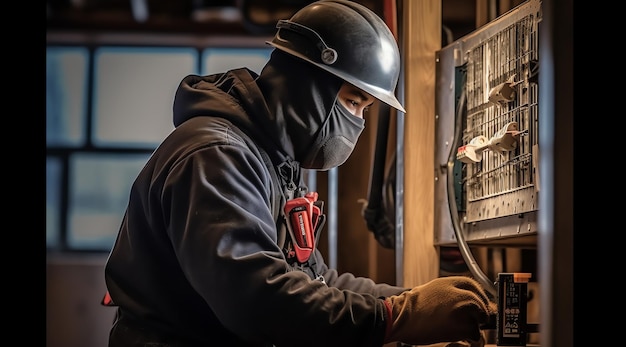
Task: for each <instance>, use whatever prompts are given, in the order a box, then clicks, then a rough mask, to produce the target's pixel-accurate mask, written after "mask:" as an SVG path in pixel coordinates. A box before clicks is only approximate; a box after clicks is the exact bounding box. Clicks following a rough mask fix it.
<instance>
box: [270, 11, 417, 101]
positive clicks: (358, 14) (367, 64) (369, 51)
mask: <svg viewBox="0 0 626 347" xmlns="http://www.w3.org/2000/svg"><path fill="white" fill-rule="evenodd" d="M276 27H277V28H278V31H277V32H276V35H275V36H274V38H273V39H272V41H268V42H267V43H268V44H270V45H272V46H273V47H275V48H277V49H280V50H281V51H284V52H286V53H288V54H291V55H294V56H296V57H299V58H302V59H304V60H306V61H308V62H310V63H312V64H314V65H316V66H318V67H320V68H322V69H324V70H326V71H328V72H330V73H332V74H334V75H335V76H337V77H339V78H341V79H343V80H344V81H346V82H349V83H351V84H353V85H354V86H356V87H358V88H360V89H362V90H364V91H366V92H368V93H369V94H371V95H372V96H373V97H375V98H377V99H378V100H380V101H382V102H384V103H386V104H388V105H389V106H392V107H394V108H396V109H398V110H400V111H402V112H405V110H404V107H402V104H400V102H399V101H398V99H397V98H396V97H395V94H394V91H395V88H396V85H397V83H398V76H399V75H400V52H399V50H398V45H397V43H396V39H395V38H394V36H393V34H392V33H391V30H389V27H387V24H385V22H384V21H383V20H382V19H381V18H380V17H379V16H378V15H377V14H376V13H374V12H373V11H371V10H370V9H368V8H367V7H365V6H363V5H361V4H358V3H356V2H353V1H344V0H321V1H316V2H314V3H311V4H309V5H307V6H305V7H303V8H302V9H301V10H299V11H298V12H296V13H295V14H294V15H293V16H292V17H291V19H289V20H280V21H278V24H276Z"/></svg>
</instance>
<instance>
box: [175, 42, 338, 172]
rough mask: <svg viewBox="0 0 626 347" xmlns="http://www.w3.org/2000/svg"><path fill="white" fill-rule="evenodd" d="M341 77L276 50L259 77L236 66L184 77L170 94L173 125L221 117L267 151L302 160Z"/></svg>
mask: <svg viewBox="0 0 626 347" xmlns="http://www.w3.org/2000/svg"><path fill="white" fill-rule="evenodd" d="M342 82H343V81H342V80H341V79H339V78H338V77H335V76H334V75H332V74H330V73H328V72H326V71H324V70H321V69H319V68H317V67H315V66H314V65H311V64H309V63H307V62H304V61H303V60H301V59H298V58H295V57H291V56H289V55H287V54H285V53H283V52H281V51H278V50H274V51H273V52H272V54H271V56H270V59H269V61H268V62H267V64H266V65H265V67H264V68H263V70H262V71H261V74H260V76H259V75H257V74H256V73H255V72H253V71H251V70H249V69H247V68H240V69H235V70H231V71H228V72H225V73H220V74H213V75H209V76H197V75H189V76H187V77H185V78H184V79H183V80H182V81H181V83H180V85H179V87H178V90H177V91H176V95H175V98H174V106H173V111H174V126H176V127H178V126H179V125H180V124H182V123H183V122H185V121H186V120H188V119H191V118H193V117H197V116H216V117H222V118H225V119H227V120H229V121H231V122H232V123H233V124H236V125H237V126H239V127H241V128H242V130H244V131H245V132H246V133H248V134H249V135H250V136H252V137H253V138H255V139H257V140H258V141H259V142H260V143H261V144H262V145H263V146H264V148H265V149H266V150H267V151H268V153H275V152H278V153H279V154H280V156H281V157H285V156H286V157H289V158H291V159H294V160H296V161H301V160H303V159H304V158H306V157H307V155H308V154H309V153H308V152H309V151H311V145H312V144H313V142H314V141H315V137H316V135H317V133H318V132H319V131H320V129H321V128H322V125H323V124H324V122H325V121H326V119H327V118H328V117H329V115H330V113H331V111H332V109H333V105H334V104H335V102H336V99H337V93H338V92H339V88H340V87H341V84H342ZM280 160H282V159H280Z"/></svg>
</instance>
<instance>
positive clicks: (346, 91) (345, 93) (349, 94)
mask: <svg viewBox="0 0 626 347" xmlns="http://www.w3.org/2000/svg"><path fill="white" fill-rule="evenodd" d="M337 98H338V99H339V102H340V103H341V104H342V105H343V106H344V107H345V108H346V109H347V110H348V111H350V113H352V114H353V115H354V116H356V117H359V118H363V114H364V113H365V112H367V110H368V109H369V107H370V106H372V104H373V103H374V100H376V99H374V97H373V96H371V95H370V94H368V93H366V92H364V91H363V90H361V89H359V88H357V87H355V86H353V85H352V84H350V83H348V82H344V83H343V84H342V85H341V88H340V89H339V93H337Z"/></svg>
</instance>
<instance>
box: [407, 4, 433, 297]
mask: <svg viewBox="0 0 626 347" xmlns="http://www.w3.org/2000/svg"><path fill="white" fill-rule="evenodd" d="M401 16H402V24H401V25H402V34H401V35H400V37H401V40H402V42H401V46H402V47H403V59H404V66H405V71H404V79H405V89H404V105H405V109H406V110H407V112H406V114H405V119H404V203H403V208H404V210H403V216H404V223H403V231H404V237H403V240H404V242H403V257H402V259H403V260H402V268H403V269H402V275H403V281H402V282H403V283H401V285H404V286H407V287H411V286H415V285H420V284H424V283H425V282H428V281H429V280H432V279H434V278H437V277H439V252H438V250H437V248H436V247H435V246H434V173H433V172H434V168H433V166H434V152H435V150H434V148H435V142H434V141H435V136H434V134H435V52H436V51H438V50H439V49H441V30H442V28H441V0H420V1H415V0H402V13H401Z"/></svg>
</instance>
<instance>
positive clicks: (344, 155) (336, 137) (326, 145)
mask: <svg viewBox="0 0 626 347" xmlns="http://www.w3.org/2000/svg"><path fill="white" fill-rule="evenodd" d="M364 128H365V119H363V118H360V117H357V116H355V115H353V114H352V113H350V112H349V111H348V110H347V109H346V108H345V107H344V106H343V105H341V103H339V102H338V101H335V104H334V105H333V106H332V109H331V110H330V114H329V115H328V117H327V118H326V121H325V122H324V124H322V126H321V128H320V129H319V131H318V133H317V136H316V138H315V141H313V144H312V145H311V148H310V150H309V152H308V155H307V157H306V158H305V159H304V160H303V161H302V163H301V166H302V167H303V168H306V169H314V170H321V171H324V170H329V169H332V168H334V167H337V166H339V165H341V164H343V163H344V162H345V161H346V160H348V158H349V157H350V154H352V151H353V150H354V146H355V145H356V142H357V140H358V139H359V135H361V132H362V131H363V129H364Z"/></svg>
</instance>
